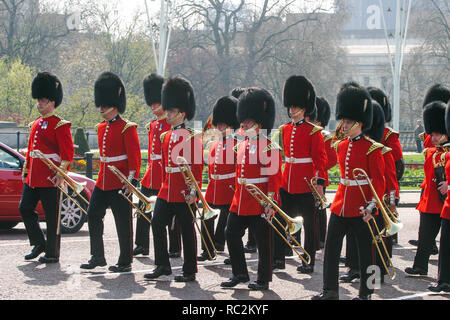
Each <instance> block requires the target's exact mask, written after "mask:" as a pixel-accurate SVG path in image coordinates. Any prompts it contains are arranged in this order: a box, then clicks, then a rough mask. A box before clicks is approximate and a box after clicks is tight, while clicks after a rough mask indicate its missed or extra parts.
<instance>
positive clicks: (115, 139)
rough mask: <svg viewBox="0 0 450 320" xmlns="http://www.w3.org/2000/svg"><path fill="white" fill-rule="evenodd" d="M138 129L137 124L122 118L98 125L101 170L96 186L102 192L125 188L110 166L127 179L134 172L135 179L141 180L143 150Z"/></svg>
mask: <svg viewBox="0 0 450 320" xmlns="http://www.w3.org/2000/svg"><path fill="white" fill-rule="evenodd" d="M136 127H137V124H136V123H133V122H130V121H128V120H126V119H122V118H121V117H120V116H119V117H117V118H115V120H111V121H103V122H101V123H99V124H98V125H97V127H96V129H97V137H98V147H99V149H100V170H99V172H98V178H97V183H96V184H95V185H96V186H97V187H98V188H100V189H101V190H103V191H108V190H117V189H122V188H123V184H122V182H120V180H119V178H117V177H116V175H115V174H114V173H113V172H112V171H111V170H109V168H108V167H107V166H108V165H113V166H115V167H116V168H117V169H119V171H120V172H122V173H123V174H124V175H125V176H127V177H128V176H129V174H130V171H133V170H134V171H135V174H134V177H135V178H136V179H138V178H139V170H140V168H141V148H140V145H139V138H138V134H137V130H136Z"/></svg>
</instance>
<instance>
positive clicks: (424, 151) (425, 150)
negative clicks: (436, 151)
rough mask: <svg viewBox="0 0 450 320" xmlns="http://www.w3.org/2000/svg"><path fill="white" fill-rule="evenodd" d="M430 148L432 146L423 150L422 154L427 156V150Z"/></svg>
mask: <svg viewBox="0 0 450 320" xmlns="http://www.w3.org/2000/svg"><path fill="white" fill-rule="evenodd" d="M429 149H430V148H425V149H423V150H422V155H423V156H424V157H426V156H427V152H428V150H429Z"/></svg>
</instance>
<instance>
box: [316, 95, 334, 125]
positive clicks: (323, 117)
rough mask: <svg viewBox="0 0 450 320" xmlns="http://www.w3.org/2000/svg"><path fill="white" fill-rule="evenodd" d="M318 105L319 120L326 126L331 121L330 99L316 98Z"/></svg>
mask: <svg viewBox="0 0 450 320" xmlns="http://www.w3.org/2000/svg"><path fill="white" fill-rule="evenodd" d="M316 107H317V121H319V122H320V124H321V126H322V127H324V128H325V127H326V126H327V125H328V122H330V117H331V108H330V105H329V104H328V101H327V100H326V99H325V98H323V97H317V98H316Z"/></svg>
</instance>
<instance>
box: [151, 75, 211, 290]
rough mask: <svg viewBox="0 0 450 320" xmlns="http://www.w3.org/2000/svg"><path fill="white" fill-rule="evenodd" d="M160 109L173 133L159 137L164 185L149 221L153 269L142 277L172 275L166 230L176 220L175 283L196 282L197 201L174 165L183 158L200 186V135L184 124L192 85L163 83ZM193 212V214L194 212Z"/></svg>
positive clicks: (192, 102)
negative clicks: (179, 248)
mask: <svg viewBox="0 0 450 320" xmlns="http://www.w3.org/2000/svg"><path fill="white" fill-rule="evenodd" d="M162 106H163V109H164V110H165V111H166V112H167V122H168V123H169V124H170V125H171V126H172V129H171V130H169V131H166V132H165V133H163V134H162V135H161V141H162V173H163V182H162V186H161V189H160V190H159V193H158V199H157V200H156V203H155V211H154V213H153V219H152V232H153V245H154V248H155V265H156V268H155V269H154V270H153V272H152V273H149V274H146V275H144V277H145V278H146V279H156V278H158V277H160V276H162V275H170V274H172V268H171V266H170V261H169V253H168V251H167V231H166V227H167V226H168V225H169V224H170V223H171V221H172V219H173V217H174V216H176V218H177V220H178V223H179V224H180V227H181V235H182V241H183V258H184V263H183V272H182V274H181V275H178V276H176V277H175V281H177V282H189V281H195V274H196V273H197V239H196V235H195V229H194V220H193V219H194V218H193V216H192V213H191V212H190V209H189V206H191V208H192V210H193V211H194V210H195V209H193V206H192V204H194V202H195V201H196V198H197V195H196V190H195V188H193V187H192V186H187V185H186V182H185V179H184V178H183V174H182V172H181V171H180V167H179V165H178V162H177V157H179V156H181V157H183V158H185V159H186V160H187V161H188V163H189V166H190V170H191V171H192V173H193V175H194V177H195V180H196V181H197V183H198V186H199V187H200V188H201V185H202V171H203V145H202V139H201V136H202V135H201V132H197V131H194V130H193V129H191V128H188V127H186V125H185V123H184V121H185V120H192V119H193V117H194V114H195V97H194V89H193V88H192V85H191V84H190V83H189V82H188V81H187V80H185V79H183V78H179V77H176V78H172V79H169V80H167V81H166V83H165V84H164V85H163V89H162ZM194 212H195V211H194Z"/></svg>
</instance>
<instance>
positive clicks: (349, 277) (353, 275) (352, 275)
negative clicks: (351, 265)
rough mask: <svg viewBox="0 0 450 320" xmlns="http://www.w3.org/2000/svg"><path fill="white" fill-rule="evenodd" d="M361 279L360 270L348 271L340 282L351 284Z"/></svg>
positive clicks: (340, 278) (341, 277)
mask: <svg viewBox="0 0 450 320" xmlns="http://www.w3.org/2000/svg"><path fill="white" fill-rule="evenodd" d="M359 278H360V274H359V270H355V269H350V270H348V272H347V273H346V274H344V275H342V276H340V277H339V280H341V281H342V282H346V283H350V282H352V281H353V280H354V279H359Z"/></svg>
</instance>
